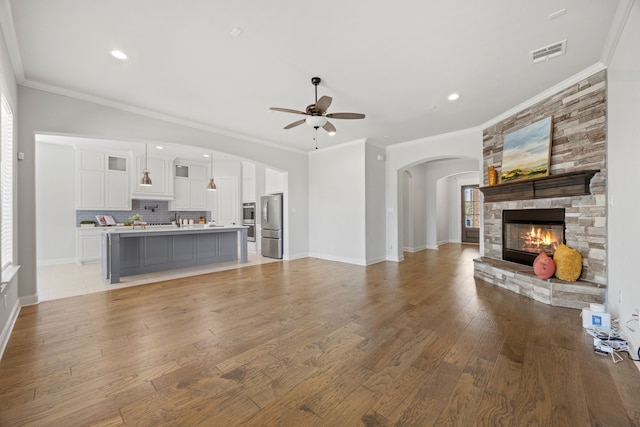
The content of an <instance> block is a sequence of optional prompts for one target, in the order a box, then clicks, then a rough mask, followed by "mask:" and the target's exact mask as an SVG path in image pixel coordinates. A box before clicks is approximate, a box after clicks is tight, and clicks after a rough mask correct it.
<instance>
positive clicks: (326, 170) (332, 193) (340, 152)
mask: <svg viewBox="0 0 640 427" xmlns="http://www.w3.org/2000/svg"><path fill="white" fill-rule="evenodd" d="M309 193H310V194H313V197H311V198H310V199H309V228H310V231H309V254H310V255H311V256H313V257H316V258H322V259H329V260H334V261H341V262H348V263H352V264H359V265H366V262H367V260H366V243H365V242H366V234H365V230H366V214H365V203H366V200H365V194H366V190H365V141H364V140H358V141H353V142H350V143H347V144H342V145H338V146H333V147H328V148H324V149H320V150H316V151H313V152H312V153H310V154H309Z"/></svg>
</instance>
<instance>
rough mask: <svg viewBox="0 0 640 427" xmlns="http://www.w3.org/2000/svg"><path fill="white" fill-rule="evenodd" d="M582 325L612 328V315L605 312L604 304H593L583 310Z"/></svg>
mask: <svg viewBox="0 0 640 427" xmlns="http://www.w3.org/2000/svg"><path fill="white" fill-rule="evenodd" d="M582 327H583V328H586V329H594V328H599V329H611V315H610V314H609V313H605V312H604V305H602V304H591V305H590V306H589V308H588V309H586V308H585V309H583V310H582Z"/></svg>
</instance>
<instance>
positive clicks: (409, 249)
mask: <svg viewBox="0 0 640 427" xmlns="http://www.w3.org/2000/svg"><path fill="white" fill-rule="evenodd" d="M425 249H427V245H421V246H416V247H415V248H409V247H405V248H402V250H403V251H404V252H411V253H413V252H420V251H422V250H425Z"/></svg>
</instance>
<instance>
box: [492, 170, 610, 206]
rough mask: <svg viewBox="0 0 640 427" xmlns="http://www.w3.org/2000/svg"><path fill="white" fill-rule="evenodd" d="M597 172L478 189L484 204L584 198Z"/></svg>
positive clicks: (583, 172) (562, 175)
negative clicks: (572, 197) (555, 198)
mask: <svg viewBox="0 0 640 427" xmlns="http://www.w3.org/2000/svg"><path fill="white" fill-rule="evenodd" d="M598 172H600V171H599V170H587V171H578V172H569V173H562V174H558V175H549V176H544V177H542V178H534V179H528V180H525V181H515V182H506V183H504V184H497V185H491V186H487V187H480V191H482V193H483V194H484V201H485V202H507V201H511V200H532V199H547V198H552V197H571V196H584V195H586V194H591V192H590V190H589V184H590V182H591V178H593V176H594V175H595V174H596V173H598Z"/></svg>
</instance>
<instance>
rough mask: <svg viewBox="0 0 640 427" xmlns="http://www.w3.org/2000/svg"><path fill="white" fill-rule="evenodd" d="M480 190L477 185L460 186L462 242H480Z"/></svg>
mask: <svg viewBox="0 0 640 427" xmlns="http://www.w3.org/2000/svg"><path fill="white" fill-rule="evenodd" d="M481 208H482V206H481V204H480V190H479V189H478V186H477V185H465V186H463V187H462V235H461V237H462V239H461V240H462V242H463V243H479V242H480V209H481Z"/></svg>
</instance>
